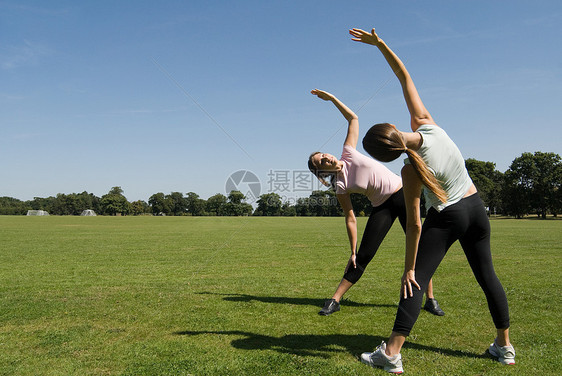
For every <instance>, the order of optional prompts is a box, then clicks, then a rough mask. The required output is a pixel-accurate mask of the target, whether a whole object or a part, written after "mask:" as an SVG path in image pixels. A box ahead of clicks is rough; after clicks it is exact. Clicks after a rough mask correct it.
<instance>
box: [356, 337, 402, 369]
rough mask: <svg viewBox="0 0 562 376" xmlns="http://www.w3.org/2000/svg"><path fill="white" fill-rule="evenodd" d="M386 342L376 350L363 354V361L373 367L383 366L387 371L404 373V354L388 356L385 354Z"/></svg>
mask: <svg viewBox="0 0 562 376" xmlns="http://www.w3.org/2000/svg"><path fill="white" fill-rule="evenodd" d="M385 351H386V343H385V342H384V341H382V343H381V344H380V346H378V347H377V348H376V349H375V351H374V352H365V353H363V354H361V362H362V363H365V364H368V365H370V366H371V367H383V368H384V370H385V371H387V372H390V373H402V372H404V369H403V368H402V355H400V354H397V355H394V356H392V357H391V356H388V355H386V354H385Z"/></svg>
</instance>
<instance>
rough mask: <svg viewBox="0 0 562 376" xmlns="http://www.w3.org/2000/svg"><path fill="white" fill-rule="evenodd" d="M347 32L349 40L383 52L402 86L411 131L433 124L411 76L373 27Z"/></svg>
mask: <svg viewBox="0 0 562 376" xmlns="http://www.w3.org/2000/svg"><path fill="white" fill-rule="evenodd" d="M349 33H350V34H351V35H352V36H353V37H354V38H351V40H354V41H357V42H363V43H366V44H372V45H373V46H376V47H377V48H378V49H379V50H380V51H381V53H382V54H383V56H384V58H385V59H386V62H387V63H388V65H390V68H391V69H392V71H393V72H394V74H395V75H396V77H398V80H399V81H400V85H401V86H402V92H403V93H404V99H405V100H406V105H407V106H408V111H409V112H410V126H411V127H412V131H414V132H415V131H416V130H417V129H418V127H419V126H420V125H422V124H435V123H434V121H433V119H432V117H431V115H430V114H429V111H427V109H426V108H425V106H424V105H423V102H422V101H421V99H420V96H419V94H418V91H417V89H416V86H415V85H414V81H413V80H412V77H410V74H409V73H408V71H407V70H406V67H405V66H404V64H403V63H402V61H401V60H400V59H399V58H398V56H396V54H395V53H394V52H393V51H392V50H391V49H390V47H388V46H387V45H386V43H385V42H384V41H383V40H382V39H381V38H379V36H378V35H377V34H376V33H375V29H373V30H371V32H370V33H369V32H367V31H365V30H361V29H351V30H349Z"/></svg>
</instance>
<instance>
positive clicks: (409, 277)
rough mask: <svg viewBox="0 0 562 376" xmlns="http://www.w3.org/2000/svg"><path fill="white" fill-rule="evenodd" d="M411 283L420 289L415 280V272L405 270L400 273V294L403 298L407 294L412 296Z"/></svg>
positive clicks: (405, 297) (406, 296) (406, 297)
mask: <svg viewBox="0 0 562 376" xmlns="http://www.w3.org/2000/svg"><path fill="white" fill-rule="evenodd" d="M412 285H414V286H416V287H417V288H418V290H420V285H418V282H417V281H416V272H415V271H414V270H413V269H412V270H406V271H405V272H404V274H403V275H402V291H401V292H402V295H403V296H404V299H408V296H410V297H412V296H414V292H413V289H412Z"/></svg>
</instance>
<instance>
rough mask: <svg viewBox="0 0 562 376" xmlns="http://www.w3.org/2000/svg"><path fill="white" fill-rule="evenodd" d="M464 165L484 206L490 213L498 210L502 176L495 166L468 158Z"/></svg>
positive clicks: (491, 163)
mask: <svg viewBox="0 0 562 376" xmlns="http://www.w3.org/2000/svg"><path fill="white" fill-rule="evenodd" d="M465 165H466V169H467V170H468V174H469V175H470V178H471V179H472V182H473V183H474V185H475V186H476V188H477V189H478V194H479V195H480V198H482V201H483V202H484V205H485V206H488V207H489V208H490V210H491V211H493V210H494V208H497V209H500V208H501V187H502V180H503V174H502V173H501V172H499V171H497V170H496V164H495V163H493V162H484V161H479V160H477V159H473V158H469V159H467V160H466V161H465Z"/></svg>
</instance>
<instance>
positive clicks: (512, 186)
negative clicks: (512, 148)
mask: <svg viewBox="0 0 562 376" xmlns="http://www.w3.org/2000/svg"><path fill="white" fill-rule="evenodd" d="M561 186H562V159H561V158H560V156H559V155H558V154H555V153H543V152H535V153H534V154H531V153H523V154H521V156H520V157H518V158H515V159H514V160H513V162H512V163H511V166H510V167H509V169H508V171H506V173H505V179H504V189H503V195H504V200H505V205H506V207H507V208H509V211H510V214H513V215H515V216H517V217H520V216H522V215H524V214H527V213H530V212H534V213H536V214H538V215H539V216H540V217H541V218H546V215H547V213H548V212H551V213H553V214H554V213H558V212H559V210H560V207H561V206H562V203H561V202H560V188H561Z"/></svg>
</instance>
